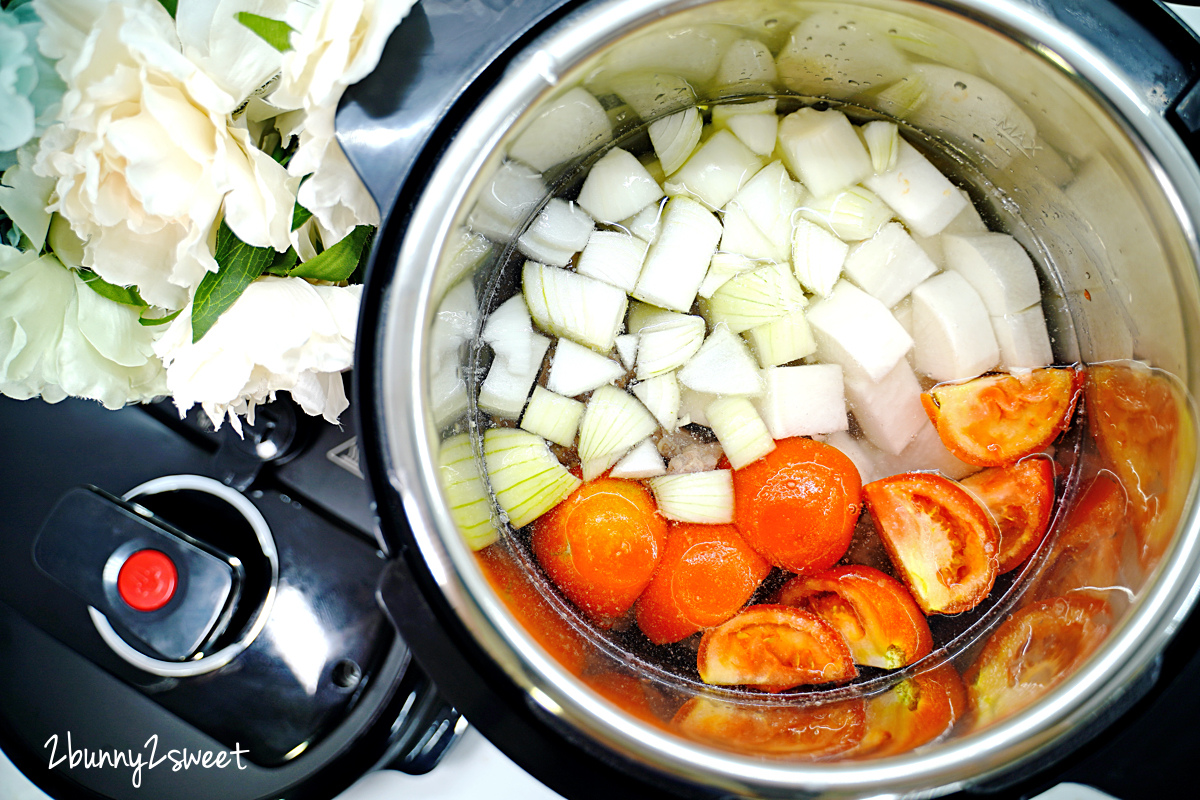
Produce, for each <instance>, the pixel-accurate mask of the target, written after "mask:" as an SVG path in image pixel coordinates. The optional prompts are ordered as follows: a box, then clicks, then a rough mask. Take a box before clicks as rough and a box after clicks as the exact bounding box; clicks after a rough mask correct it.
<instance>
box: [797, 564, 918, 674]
mask: <svg viewBox="0 0 1200 800" xmlns="http://www.w3.org/2000/svg"><path fill="white" fill-rule="evenodd" d="M779 602H780V603H782V604H783V605H787V606H796V607H798V608H803V609H805V610H807V611H812V612H813V613H814V614H817V615H818V616H820V617H821V618H822V619H824V620H825V621H826V622H828V623H829V624H830V625H832V626H833V627H834V629H836V630H837V631H838V633H840V634H842V637H843V638H845V640H846V643H847V644H848V645H849V647H850V653H851V655H852V656H853V658H854V663H856V664H865V665H867V666H871V667H881V668H883V669H898V668H900V667H903V666H906V665H908V664H912V663H913V662H915V661H917V660H919V659H921V658H924V657H925V656H927V655H929V653H930V652H931V651H932V650H933V636H932V635H931V634H930V632H929V623H928V622H927V621H926V620H925V616H924V615H923V614H922V613H921V609H920V608H918V607H917V604H916V602H915V601H914V600H913V598H912V595H911V594H909V591H908V589H906V588H904V585H903V584H901V583H900V582H899V581H897V580H896V579H895V578H892V577H890V576H888V575H885V574H884V573H882V572H880V571H879V570H877V569H873V568H871V567H867V566H862V565H850V566H843V567H834V568H833V569H830V570H826V571H825V572H822V573H821V574H819V575H813V576H809V577H805V576H797V577H795V578H792V579H791V580H789V581H788V582H787V583H785V584H784V585H783V588H781V589H780V590H779Z"/></svg>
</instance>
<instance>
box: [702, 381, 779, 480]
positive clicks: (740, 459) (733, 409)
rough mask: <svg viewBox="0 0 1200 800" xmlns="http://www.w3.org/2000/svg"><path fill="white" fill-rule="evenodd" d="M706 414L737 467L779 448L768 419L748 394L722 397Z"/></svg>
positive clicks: (735, 467) (731, 461) (733, 465)
mask: <svg viewBox="0 0 1200 800" xmlns="http://www.w3.org/2000/svg"><path fill="white" fill-rule="evenodd" d="M704 414H705V416H707V417H708V421H709V424H710V425H711V426H712V430H713V433H715V434H716V435H717V441H718V442H720V443H721V449H722V450H724V451H725V456H726V457H727V458H728V459H729V465H730V466H731V467H733V468H734V469H741V468H742V467H744V466H746V465H747V464H753V463H754V462H755V461H758V460H759V459H760V458H762V457H763V456H765V455H766V454H767V453H769V452H771V451H772V450H774V449H775V440H774V439H772V438H771V434H770V433H769V432H768V431H767V425H766V423H765V422H763V420H762V417H760V416H759V415H758V410H757V409H755V408H754V404H753V403H751V402H750V401H749V400H748V399H746V398H745V397H718V398H717V399H716V400H714V401H712V402H711V403H709V404H708V408H707V409H705V411H704Z"/></svg>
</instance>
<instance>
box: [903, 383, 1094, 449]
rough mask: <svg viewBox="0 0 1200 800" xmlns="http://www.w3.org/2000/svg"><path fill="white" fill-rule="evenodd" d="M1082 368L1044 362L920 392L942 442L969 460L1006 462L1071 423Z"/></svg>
mask: <svg viewBox="0 0 1200 800" xmlns="http://www.w3.org/2000/svg"><path fill="white" fill-rule="evenodd" d="M1082 385H1083V371H1082V370H1079V369H1076V368H1073V367H1042V368H1041V369H1035V370H1030V371H1029V372H1020V373H1011V374H996V375H983V376H981V377H978V378H972V379H971V380H968V381H963V382H961V383H940V384H938V385H937V386H934V387H933V388H932V389H930V390H929V391H928V392H925V393H924V394H922V395H921V404H922V405H923V406H925V413H926V414H928V415H929V419H931V420H932V421H933V425H934V427H935V428H937V432H938V436H940V437H941V439H942V444H944V445H946V449H947V450H949V451H950V452H951V453H953V454H954V455H956V456H958V457H959V458H960V459H962V460H963V461H965V462H967V463H968V464H974V465H975V466H978V467H1002V466H1004V465H1006V464H1012V463H1014V462H1016V461H1018V460H1020V459H1022V458H1024V457H1025V456H1028V455H1032V454H1033V453H1037V452H1040V451H1041V450H1044V449H1045V448H1046V446H1047V445H1049V444H1050V443H1051V442H1053V441H1054V439H1055V438H1056V437H1057V436H1058V434H1060V433H1062V431H1063V430H1064V429H1065V428H1066V427H1067V424H1068V423H1069V422H1070V420H1071V413H1072V412H1073V411H1074V410H1075V403H1076V401H1077V400H1078V399H1079V394H1080V391H1081V389H1082Z"/></svg>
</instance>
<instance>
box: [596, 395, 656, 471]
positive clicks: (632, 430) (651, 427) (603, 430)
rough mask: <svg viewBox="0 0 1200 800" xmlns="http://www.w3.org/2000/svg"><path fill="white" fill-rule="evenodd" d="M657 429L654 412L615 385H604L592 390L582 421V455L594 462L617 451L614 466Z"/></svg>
mask: <svg viewBox="0 0 1200 800" xmlns="http://www.w3.org/2000/svg"><path fill="white" fill-rule="evenodd" d="M657 429H658V423H657V422H656V421H655V420H654V415H653V414H651V413H650V412H649V411H648V410H646V407H645V406H644V405H642V404H641V402H640V401H639V400H638V399H637V398H636V397H634V396H633V395H631V394H629V393H628V392H626V391H624V390H623V389H618V388H617V387H615V386H601V387H600V388H599V389H597V390H596V391H594V392H592V396H591V398H590V399H589V400H588V402H587V408H585V409H584V411H583V421H582V422H581V423H580V424H579V458H580V460H582V461H591V460H593V459H597V458H602V457H605V456H608V455H610V454H614V453H615V454H616V457H615V458H614V459H613V461H612V462H611V463H610V465H609V466H611V464H612V463H616V458H619V457H620V456H622V455H624V454H625V453H626V452H628V450H629V448H631V447H633V446H634V445H635V444H637V443H638V442H640V441H641V440H642V439H645V438H646V437H647V436H649V435H650V434H652V433H654V431H655V430H657ZM607 468H608V467H605V469H607Z"/></svg>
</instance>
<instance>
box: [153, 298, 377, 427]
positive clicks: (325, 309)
mask: <svg viewBox="0 0 1200 800" xmlns="http://www.w3.org/2000/svg"><path fill="white" fill-rule="evenodd" d="M361 294H362V286H359V285H355V286H320V285H313V284H310V283H308V282H307V281H305V280H303V279H301V278H272V277H264V278H259V279H258V280H257V281H255V282H254V283H252V284H250V286H249V287H247V289H246V291H245V292H244V293H243V294H242V295H241V297H239V298H238V299H237V301H236V302H234V304H233V305H232V306H230V308H229V309H227V310H226V311H225V313H224V314H222V315H221V316H220V317H218V318H217V321H216V322H215V323H214V324H213V326H212V328H210V329H209V331H208V333H206V334H205V335H204V337H203V338H201V339H200V341H199V342H195V343H193V342H192V306H191V305H189V306H187V307H186V308H185V309H184V310H183V313H181V314H180V315H179V316H178V317H176V318H175V321H174V322H172V323H171V325H170V327H169V328H168V330H167V332H166V333H165V334H164V335H163V336H162V338H161V339H159V340H158V342H157V343H156V344H155V350H156V352H157V353H158V354H159V355H160V356H161V357H162V359H163V363H164V364H165V365H166V368H167V387H168V388H169V389H170V391H171V394H172V395H173V397H174V399H175V405H176V406H177V407H178V408H179V412H180V414H184V413H186V412H187V410H188V409H189V408H191V407H192V406H193V405H195V404H197V403H199V404H200V406H201V407H202V408H203V409H204V411H205V413H206V414H207V415H208V418H209V419H210V420H212V422H213V424H214V425H215V426H217V427H220V425H221V423H222V422H223V421H224V419H225V418H226V417H228V418H229V422H230V424H231V425H232V426H233V427H234V429H235V430H237V431H238V432H239V433H240V432H241V422H240V420H239V419H238V416H237V415H238V414H244V415H246V417H247V419H248V420H249V421H250V423H251V424H253V422H254V409H255V407H256V406H257V405H259V404H261V403H265V402H269V401H271V400H272V399H274V397H275V393H276V392H280V391H287V392H290V393H291V395H292V398H293V399H294V400H295V401H296V402H298V403H299V404H300V407H301V408H303V409H304V411H305V412H306V413H308V414H311V415H313V416H323V417H324V418H325V419H327V420H329V421H330V422H337V418H338V415H339V414H341V412H342V411H344V410H345V409H346V407H347V405H348V402H347V400H346V394H345V390H344V389H343V387H342V376H341V375H340V374H339V373H341V372H342V371H344V370H346V369H349V367H350V365H351V362H352V361H353V359H354V334H355V326H356V325H357V323H358V303H359V297H360V296H361Z"/></svg>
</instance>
